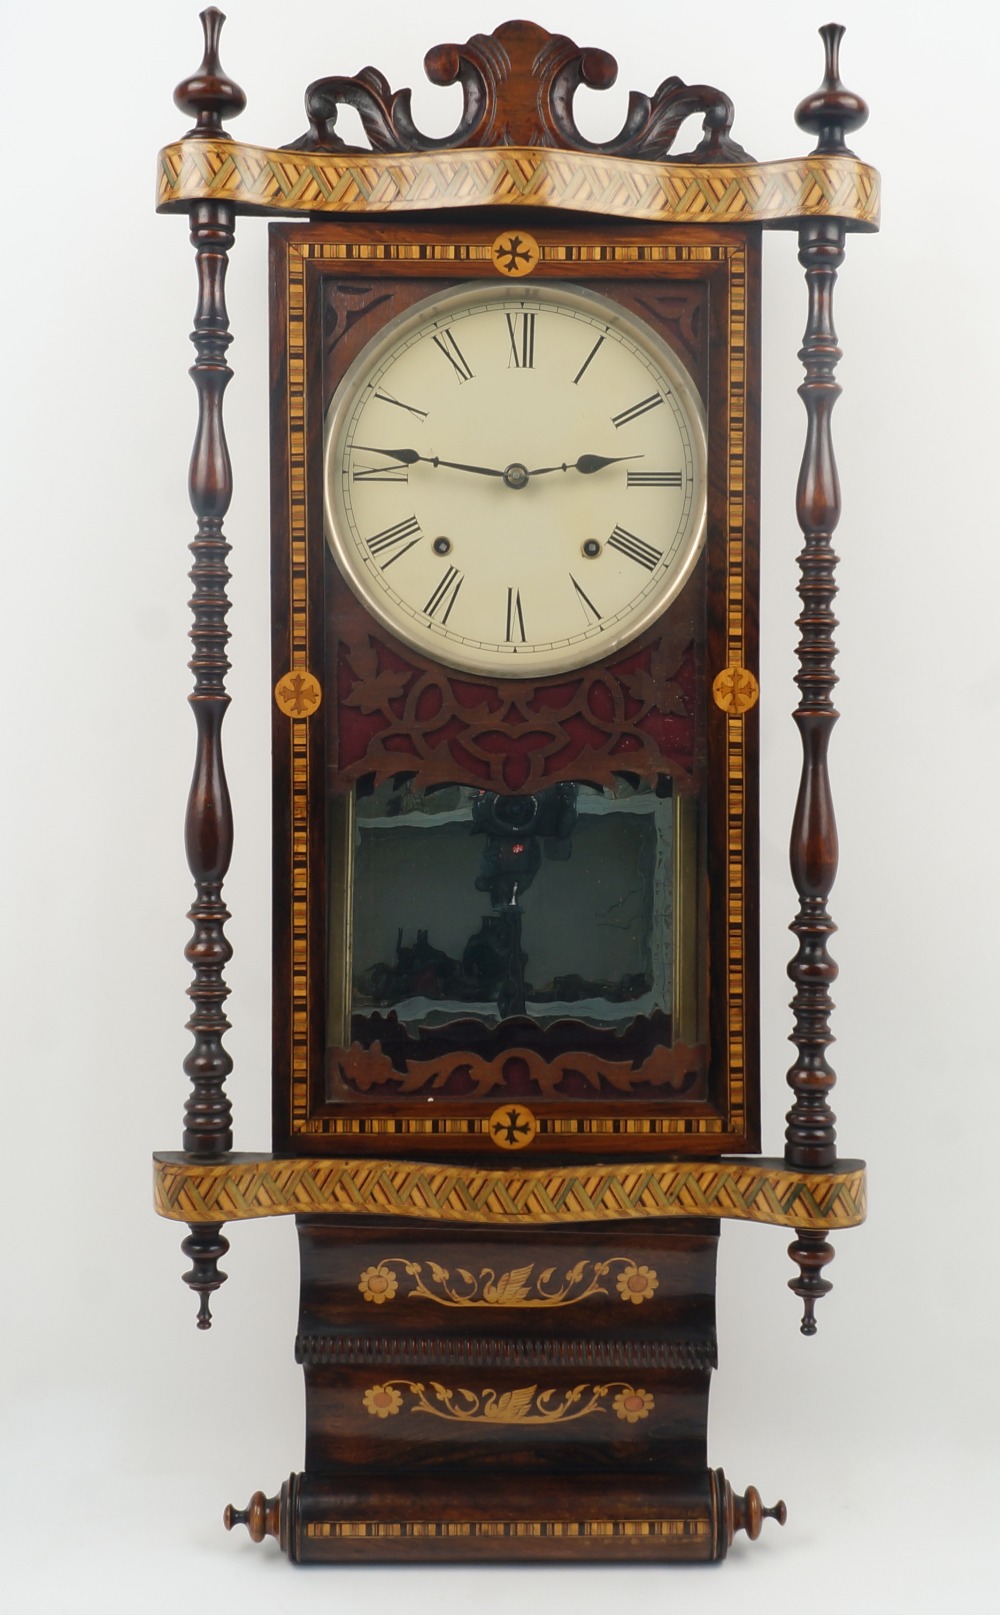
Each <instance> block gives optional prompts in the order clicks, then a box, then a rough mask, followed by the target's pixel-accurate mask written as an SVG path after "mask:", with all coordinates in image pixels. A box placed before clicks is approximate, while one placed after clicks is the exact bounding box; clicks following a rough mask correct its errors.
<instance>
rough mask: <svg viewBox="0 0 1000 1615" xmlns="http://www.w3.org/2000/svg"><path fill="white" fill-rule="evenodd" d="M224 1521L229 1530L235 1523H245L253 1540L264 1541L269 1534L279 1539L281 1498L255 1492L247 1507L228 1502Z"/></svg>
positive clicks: (223, 1517)
mask: <svg viewBox="0 0 1000 1615" xmlns="http://www.w3.org/2000/svg"><path fill="white" fill-rule="evenodd" d="M222 1523H223V1525H224V1526H225V1528H226V1530H227V1531H231V1530H232V1529H233V1526H234V1525H245V1526H246V1528H247V1530H248V1531H249V1533H250V1540H251V1541H252V1542H263V1540H264V1538H265V1537H268V1536H273V1537H274V1538H275V1539H276V1540H277V1539H279V1538H280V1534H281V1529H280V1528H281V1498H280V1497H265V1496H264V1493H263V1492H254V1494H253V1496H252V1497H251V1499H250V1501H249V1503H248V1504H247V1506H246V1508H234V1507H233V1505H232V1503H227V1504H226V1507H225V1511H224V1513H223V1516H222Z"/></svg>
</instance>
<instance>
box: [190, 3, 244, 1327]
mask: <svg viewBox="0 0 1000 1615" xmlns="http://www.w3.org/2000/svg"><path fill="white" fill-rule="evenodd" d="M201 21H202V27H203V30H204V36H205V55H204V58H203V60H202V62H201V65H200V67H199V68H198V69H197V71H196V72H195V73H194V74H193V75H192V76H191V78H189V79H185V80H184V82H183V83H181V84H179V85H178V86H177V89H176V90H175V92H174V102H175V104H176V105H177V106H178V107H180V108H181V109H182V111H186V112H188V113H191V114H193V115H195V116H196V117H197V123H196V126H195V128H194V129H193V130H191V131H190V132H189V134H188V137H187V138H189V139H215V140H218V139H226V138H228V137H227V136H226V133H225V131H224V129H223V127H222V119H223V118H225V117H234V116H235V115H236V114H237V113H238V112H241V111H242V110H243V107H244V106H245V105H246V97H245V95H244V94H243V91H242V90H241V89H240V88H239V86H238V85H236V84H233V83H232V81H231V80H229V79H227V78H226V77H225V75H224V74H223V72H222V68H221V65H220V63H219V54H218V45H219V33H220V30H221V27H222V24H223V22H224V21H225V18H224V17H223V15H222V13H221V12H220V11H217V10H216V9H215V8H214V7H212V8H210V9H209V10H207V11H204V12H203V13H202V17H201ZM190 220H191V245H192V246H193V247H194V250H195V262H196V266H197V276H198V302H197V307H196V309H195V316H194V330H193V331H192V333H191V341H192V342H193V344H194V349H195V355H196V358H195V362H194V365H193V366H192V369H191V377H192V379H193V381H194V384H195V388H196V390H197V394H198V426H197V430H196V432H195V439H194V448H193V450H192V454H191V466H190V472H189V477H188V492H189V494H190V499H191V508H192V509H193V511H194V513H195V517H196V519H197V531H196V533H195V536H194V539H193V541H192V543H191V554H192V556H193V565H192V568H191V573H190V577H191V583H192V585H193V592H192V596H191V600H190V606H191V612H192V617H193V622H192V627H191V642H192V646H193V654H192V657H191V662H190V664H189V665H190V668H191V671H192V673H193V674H194V688H193V690H192V692H191V695H190V697H189V700H190V702H191V706H192V710H193V712H194V717H195V725H196V730H197V739H196V746H195V765H194V774H193V777H192V780H191V789H190V792H189V795H188V804H187V815H186V818H185V824H184V841H185V847H186V851H187V860H188V867H189V868H190V870H191V875H192V877H193V879H194V886H195V896H194V902H193V903H192V905H191V909H190V911H189V914H188V918H189V920H190V921H191V924H192V926H193V931H192V935H191V940H190V941H189V943H188V945H187V947H186V948H185V950H184V956H185V958H186V959H187V961H188V963H189V964H190V965H191V967H192V970H193V979H192V982H191V985H190V987H189V988H188V996H189V997H190V999H191V1002H192V1006H193V1007H192V1011H191V1016H190V1019H189V1020H188V1022H187V1029H188V1031H189V1032H190V1033H191V1034H192V1037H193V1039H194V1042H193V1044H192V1047H191V1050H190V1053H189V1054H188V1056H187V1058H186V1059H185V1061H184V1071H185V1073H186V1075H187V1076H188V1077H189V1078H190V1081H191V1091H190V1093H189V1095H188V1098H187V1102H186V1104H185V1106H184V1139H183V1144H184V1149H185V1150H186V1151H187V1153H188V1154H189V1155H194V1156H198V1157H200V1158H201V1157H206V1156H208V1157H214V1156H219V1155H224V1154H226V1153H227V1152H228V1151H229V1150H231V1149H232V1146H233V1131H232V1105H231V1104H230V1101H229V1097H228V1095H227V1094H226V1091H225V1082H226V1078H227V1077H228V1076H229V1073H230V1072H231V1071H232V1068H233V1062H232V1057H231V1056H230V1054H229V1052H228V1050H227V1049H226V1048H225V1046H224V1043H223V1038H224V1035H225V1033H226V1032H227V1031H228V1030H229V1021H228V1020H227V1018H226V1012H225V1004H226V999H227V998H228V996H229V987H228V986H227V984H226V980H225V967H226V965H227V964H228V963H229V960H230V959H231V957H232V947H231V945H230V942H229V940H228V938H227V936H226V932H225V926H226V921H227V920H228V919H229V911H228V909H227V908H226V905H225V902H224V901H223V896H222V888H223V882H224V880H225V877H226V873H227V871H228V869H229V861H230V857H231V855H232V847H233V815H232V808H231V804H230V800H229V788H228V785H227V783H226V771H225V766H224V763H223V755H222V720H223V718H224V717H225V713H226V708H227V707H228V705H229V695H228V693H227V691H226V674H227V673H228V671H229V660H228V657H227V655H226V647H227V644H228V642H229V629H228V627H227V626H226V616H227V614H228V612H229V607H230V601H229V596H228V594H227V593H226V588H227V585H228V583H229V576H230V574H229V568H228V565H227V559H228V556H229V543H228V541H227V539H226V538H225V536H224V534H223V530H222V528H223V521H224V519H225V516H226V512H227V511H228V509H229V503H230V500H231V498H232V491H233V479H232V468H231V465H230V460H229V449H228V447H227V444H226V433H225V427H224V425H223V418H222V400H223V395H224V393H225V390H226V387H227V386H228V384H229V381H230V378H231V377H232V371H231V370H230V368H229V366H228V364H227V363H226V353H227V350H228V348H229V344H230V342H231V341H232V335H231V333H230V330H229V315H228V312H227V309H226V268H227V264H228V257H229V252H230V249H231V248H232V245H233V240H234V225H235V215H234V212H233V209H232V208H231V207H230V206H228V204H225V203H219V202H199V203H196V204H195V205H194V206H193V207H192V208H191V213H190ZM190 1229H191V1232H190V1235H189V1237H188V1238H187V1239H185V1241H184V1243H183V1246H182V1249H183V1251H184V1254H185V1256H187V1257H188V1258H189V1259H190V1261H191V1264H192V1265H191V1268H190V1270H189V1271H188V1272H187V1273H185V1274H184V1282H185V1283H186V1284H188V1285H189V1286H190V1287H191V1289H193V1290H194V1291H195V1292H196V1293H197V1294H198V1296H199V1298H200V1305H199V1310H198V1327H199V1328H200V1329H207V1328H209V1327H210V1326H211V1321H212V1318H211V1312H210V1310H209V1305H208V1299H209V1296H210V1295H211V1294H212V1292H213V1291H214V1290H217V1289H218V1288H219V1286H220V1284H222V1283H224V1281H225V1278H226V1275H225V1273H222V1272H220V1270H219V1266H218V1262H219V1258H220V1257H221V1256H223V1255H224V1254H225V1252H226V1251H227V1250H228V1248H229V1244H228V1241H227V1240H226V1239H224V1238H223V1236H222V1233H221V1230H220V1228H219V1227H218V1226H217V1225H208V1224H203V1223H192V1224H190Z"/></svg>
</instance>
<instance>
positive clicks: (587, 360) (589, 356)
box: [573, 336, 604, 387]
mask: <svg viewBox="0 0 1000 1615" xmlns="http://www.w3.org/2000/svg"><path fill="white" fill-rule="evenodd" d="M603 341H604V338H603V337H602V336H599V337H598V338H597V341H596V342H595V343H594V346H593V347H592V348H591V350H590V352H589V353H588V354H587V357H586V358H585V359H584V361H583V364H582V365H581V366H580V368H579V370H578V371H577V373H576V375H575V376H574V377H573V385H574V387H575V386H576V385H577V383H578V382H579V380H580V377H581V376H582V375H583V372H584V371H585V370H586V368H587V366H588V365H589V363H590V361H591V359H592V358H593V357H594V355H595V354H596V352H597V350H598V348H599V347H600V346H601V343H602V342H603Z"/></svg>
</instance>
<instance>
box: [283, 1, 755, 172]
mask: <svg viewBox="0 0 1000 1615" xmlns="http://www.w3.org/2000/svg"><path fill="white" fill-rule="evenodd" d="M424 70H425V72H426V74H427V77H428V78H429V79H430V81H431V83H432V84H440V85H450V84H460V85H461V87H462V96H463V105H462V116H461V118H460V119H459V122H458V125H457V127H456V128H455V129H454V131H453V132H452V133H451V134H450V135H445V136H443V137H440V138H432V137H431V136H429V135H425V134H423V133H421V131H420V130H419V129H418V128H417V127H416V125H415V123H414V122H413V117H412V114H411V111H410V93H411V92H410V91H409V90H408V89H404V90H393V89H392V88H391V87H390V85H389V83H388V80H387V79H386V78H385V77H384V76H383V75H382V74H381V73H380V72H379V71H378V69H377V68H374V67H366V68H363V69H362V71H361V72H360V73H358V74H357V76H356V77H354V78H343V77H336V78H323V79H317V80H316V81H315V83H313V84H310V86H309V88H308V89H307V91H306V112H307V114H308V116H309V123H310V128H309V131H308V133H307V134H305V135H303V136H302V137H301V139H299V140H296V141H293V142H292V143H291V145H290V146H289V147H288V148H287V149H289V150H293V151H358V150H360V149H362V148H359V147H357V146H349V145H347V144H346V143H345V142H344V141H343V140H342V139H341V137H340V136H339V135H338V134H337V131H336V125H337V109H338V107H341V106H348V107H354V108H355V110H356V111H357V113H358V114H359V116H360V118H361V123H362V127H363V129H364V132H365V135H366V137H367V139H368V141H369V144H370V148H371V150H372V151H377V152H414V151H441V150H449V149H455V148H457V147H462V146H553V147H557V148H561V149H562V150H566V151H592V152H601V153H603V154H605V155H607V156H616V157H637V158H645V159H649V160H650V161H662V160H663V159H664V158H665V157H666V156H667V154H668V152H670V149H671V147H672V146H673V143H674V141H675V139H676V138H677V134H678V131H679V129H680V127H681V124H682V123H683V122H684V121H685V119H686V118H689V117H691V116H692V115H694V114H701V117H702V131H703V132H702V138H701V140H700V141H699V142H698V145H697V146H696V147H695V149H694V150H693V151H690V152H684V153H681V154H678V155H677V158H676V160H677V161H682V162H688V163H733V162H737V163H738V162H752V161H753V158H752V157H750V156H749V155H748V153H747V152H745V151H744V150H743V148H742V146H739V145H737V143H736V142H735V141H734V140H733V139H732V138H731V136H730V133H729V131H730V129H731V127H732V122H733V104H732V102H731V101H730V99H729V97H728V96H727V95H724V94H723V92H722V91H721V90H716V89H714V88H713V87H712V86H711V85H708V84H685V83H684V81H683V79H679V78H677V77H676V76H672V77H670V78H666V79H664V80H663V83H662V84H661V85H660V86H659V87H658V88H657V89H656V90H655V91H654V92H653V94H652V95H645V94H644V93H643V92H642V91H640V90H632V91H630V92H629V98H628V110H627V112H626V115H625V122H624V123H623V124H622V127H621V129H620V130H619V131H618V133H617V135H615V136H614V138H613V139H612V140H606V141H600V142H594V141H590V140H587V139H586V138H585V136H584V135H583V134H581V132H580V130H579V129H578V128H577V124H576V119H575V118H574V116H573V101H574V97H575V95H576V92H577V90H578V89H579V87H580V85H581V84H583V85H586V86H587V88H588V89H591V90H607V89H610V87H611V86H612V85H613V84H614V82H615V80H616V78H617V77H618V63H617V62H616V61H615V59H614V57H613V56H611V55H609V53H608V52H607V51H604V50H594V49H584V50H581V49H580V47H579V46H578V45H575V44H574V43H573V41H572V40H571V39H567V37H566V35H565V34H550V33H547V32H546V30H545V29H544V28H539V27H537V26H536V24H534V23H529V22H508V23H504V24H503V25H502V26H501V27H500V28H498V29H497V30H496V32H495V33H493V34H474V35H473V36H472V38H471V39H470V40H468V41H467V43H466V44H464V45H436V46H435V47H434V48H433V50H430V51H428V53H427V55H426V56H425V57H424Z"/></svg>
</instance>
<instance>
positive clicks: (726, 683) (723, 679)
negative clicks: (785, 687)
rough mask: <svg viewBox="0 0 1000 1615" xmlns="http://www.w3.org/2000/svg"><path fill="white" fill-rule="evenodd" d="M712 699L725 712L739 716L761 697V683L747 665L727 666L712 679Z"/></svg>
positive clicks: (753, 705) (754, 704)
mask: <svg viewBox="0 0 1000 1615" xmlns="http://www.w3.org/2000/svg"><path fill="white" fill-rule="evenodd" d="M712 699H713V701H714V702H715V704H716V706H717V707H719V708H720V709H721V710H722V711H723V712H730V713H732V714H733V715H734V716H736V717H738V716H739V715H740V714H741V713H743V712H749V710H750V708H751V707H755V706H756V705H757V702H758V700H759V699H760V685H759V684H758V683H757V680H756V679H755V678H754V676H753V674H752V673H750V672H748V670H747V669H746V668H745V667H737V666H733V667H726V668H723V670H722V672H721V673H716V675H715V678H714V679H713V680H712Z"/></svg>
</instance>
